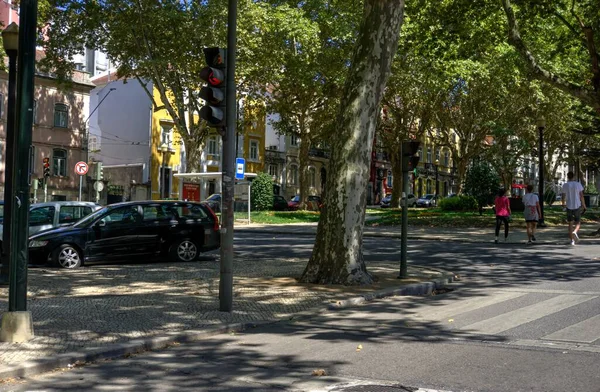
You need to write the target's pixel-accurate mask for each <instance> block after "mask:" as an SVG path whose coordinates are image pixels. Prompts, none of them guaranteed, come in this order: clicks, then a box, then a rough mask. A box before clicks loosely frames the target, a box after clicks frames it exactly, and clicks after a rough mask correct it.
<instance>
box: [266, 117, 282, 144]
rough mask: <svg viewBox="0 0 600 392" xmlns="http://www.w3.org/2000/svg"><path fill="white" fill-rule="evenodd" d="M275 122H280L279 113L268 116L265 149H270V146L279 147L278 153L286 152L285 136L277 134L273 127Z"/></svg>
mask: <svg viewBox="0 0 600 392" xmlns="http://www.w3.org/2000/svg"><path fill="white" fill-rule="evenodd" d="M273 121H275V122H276V121H279V113H274V114H268V115H267V124H266V128H265V134H266V139H265V148H267V149H268V148H269V147H270V146H277V151H285V136H284V135H280V134H278V133H277V132H275V129H273V125H272V122H273Z"/></svg>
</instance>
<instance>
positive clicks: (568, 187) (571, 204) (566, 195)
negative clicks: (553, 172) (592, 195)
mask: <svg viewBox="0 0 600 392" xmlns="http://www.w3.org/2000/svg"><path fill="white" fill-rule="evenodd" d="M567 179H568V180H569V181H567V182H565V184H564V185H563V187H562V206H563V208H565V207H566V208H567V222H569V238H570V239H571V245H575V241H578V242H579V235H578V234H577V232H578V231H579V227H580V226H581V222H580V221H581V214H583V213H584V212H585V210H586V207H585V199H584V198H583V186H581V184H580V183H579V182H578V181H573V172H569V173H567ZM573 222H575V229H573Z"/></svg>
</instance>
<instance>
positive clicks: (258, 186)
mask: <svg viewBox="0 0 600 392" xmlns="http://www.w3.org/2000/svg"><path fill="white" fill-rule="evenodd" d="M250 197H251V200H252V209H253V210H255V211H264V210H269V209H271V208H272V207H273V178H272V177H271V176H270V175H268V174H267V173H258V175H257V176H256V178H255V179H254V181H252V187H251V188H250Z"/></svg>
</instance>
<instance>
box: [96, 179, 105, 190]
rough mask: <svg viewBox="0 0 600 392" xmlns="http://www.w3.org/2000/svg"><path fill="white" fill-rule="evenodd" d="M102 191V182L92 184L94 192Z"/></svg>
mask: <svg viewBox="0 0 600 392" xmlns="http://www.w3.org/2000/svg"><path fill="white" fill-rule="evenodd" d="M103 189H104V183H103V182H102V181H96V182H94V190H96V191H98V192H102V190H103Z"/></svg>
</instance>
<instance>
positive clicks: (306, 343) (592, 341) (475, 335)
mask: <svg viewBox="0 0 600 392" xmlns="http://www.w3.org/2000/svg"><path fill="white" fill-rule="evenodd" d="M235 243H236V251H237V252H249V253H251V254H253V255H254V257H256V258H263V257H269V255H274V254H282V253H285V254H288V255H293V256H303V257H308V256H309V255H310V250H311V246H312V238H311V237H308V236H289V235H272V234H269V235H265V236H261V235H257V234H255V233H243V234H240V233H236V240H235ZM599 251H600V246H597V245H589V246H587V245H581V246H578V247H575V248H567V247H566V246H532V247H527V248H523V247H522V246H519V245H517V244H507V245H504V244H499V245H488V244H462V243H457V242H451V243H450V242H434V241H412V242H411V243H410V245H409V249H408V255H409V262H411V263H416V264H420V265H427V266H432V267H440V268H444V269H448V270H451V271H453V272H455V273H457V274H459V275H460V276H461V280H460V281H459V282H457V283H456V284H454V285H453V286H452V288H453V289H454V290H453V291H451V292H448V293H445V294H442V295H436V296H429V297H396V298H388V299H384V300H379V301H374V302H370V303H367V304H365V305H363V306H360V307H356V308H350V309H345V310H338V311H323V312H320V313H318V314H316V315H315V316H314V317H312V318H310V319H298V320H292V321H290V322H281V323H277V324H274V325H270V326H262V327H258V328H256V329H252V330H250V331H246V332H244V333H241V334H235V335H225V336H217V337H214V338H211V339H209V340H206V341H202V342H199V343H196V344H186V345H178V346H174V347H171V348H168V349H165V350H161V351H157V352H151V353H144V354H140V355H138V356H134V357H131V358H127V359H122V360H115V361H108V362H105V363H99V364H94V365H90V366H85V367H82V368H77V369H73V370H70V371H65V372H57V373H55V374H48V375H43V376H39V377H36V378H34V379H31V380H23V381H24V383H22V384H17V385H16V386H15V385H11V386H5V387H2V386H0V390H2V391H5V390H21V391H23V390H29V391H31V390H39V391H42V390H43V391H67V390H73V391H94V390H97V391H101V390H111V391H118V390H128V391H138V390H144V391H171V390H180V391H181V390H185V391H188V390H189V391H274V390H302V391H317V390H323V391H325V390H328V391H340V392H342V391H343V392H355V391H373V392H377V391H381V392H386V391H406V390H411V389H401V387H400V385H402V386H409V387H414V388H430V389H433V390H445V391H455V392H456V391H500V392H502V391H511V392H513V391H545V392H554V391H556V392H559V391H560V392H564V391H590V392H598V391H600V373H599V372H598V370H597V363H598V360H599V359H600V289H599V288H598V287H600V285H599V283H600V268H599V267H600V260H599V259H598V257H597V256H596V255H599V254H600V253H599ZM364 254H365V259H366V260H367V262H368V263H370V264H371V263H372V264H375V263H377V262H380V261H389V260H390V259H393V258H397V259H399V240H395V239H388V238H365V243H364ZM315 370H316V371H317V373H318V374H321V370H323V371H324V373H325V376H313V375H312V373H313V371H315ZM367 384H368V385H367ZM9 388H11V389H9Z"/></svg>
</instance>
